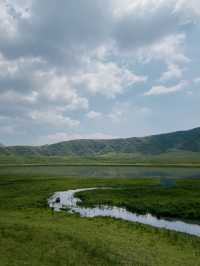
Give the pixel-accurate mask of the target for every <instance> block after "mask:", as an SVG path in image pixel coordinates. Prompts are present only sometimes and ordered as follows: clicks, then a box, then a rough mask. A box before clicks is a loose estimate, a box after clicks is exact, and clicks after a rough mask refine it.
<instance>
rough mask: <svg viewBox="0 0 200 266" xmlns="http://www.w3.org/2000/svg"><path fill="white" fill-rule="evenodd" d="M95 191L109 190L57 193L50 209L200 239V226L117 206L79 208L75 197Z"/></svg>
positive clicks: (87, 189)
mask: <svg viewBox="0 0 200 266" xmlns="http://www.w3.org/2000/svg"><path fill="white" fill-rule="evenodd" d="M95 189H108V188H84V189H74V190H68V191H63V192H56V193H55V194H54V195H53V196H52V197H51V198H50V199H49V200H48V204H49V207H50V208H52V209H53V210H54V211H61V210H68V211H69V212H70V213H78V214H80V216H81V217H89V218H93V217H99V216H102V217H112V218H117V219H122V220H125V221H131V222H136V223H141V224H146V225H150V226H153V227H156V228H165V229H168V230H173V231H177V232H182V233H186V234H189V235H194V236H198V237H200V225H197V224H190V223H186V222H183V221H175V220H166V219H158V218H157V217H155V216H152V215H151V214H146V215H138V214H136V213H132V212H129V211H127V210H126V209H124V208H119V207H115V206H113V207H112V206H104V205H103V206H96V207H94V208H85V207H80V206H78V203H79V202H81V200H80V199H79V198H77V197H75V194H76V193H78V192H82V191H89V190H95Z"/></svg>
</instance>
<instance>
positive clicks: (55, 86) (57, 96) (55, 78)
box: [36, 71, 88, 110]
mask: <svg viewBox="0 0 200 266" xmlns="http://www.w3.org/2000/svg"><path fill="white" fill-rule="evenodd" d="M37 77H38V78H39V80H40V79H41V81H40V83H42V84H43V87H42V88H41V96H44V98H45V99H46V100H48V101H50V102H55V103H57V104H64V105H65V107H66V109H70V110H77V109H78V110H80V109H87V108H88V100H87V99H86V98H84V97H81V96H80V95H79V94H78V92H77V91H76V89H75V88H74V86H73V84H72V82H71V81H70V78H69V77H68V76H64V75H57V74H56V73H55V72H54V71H50V72H46V73H39V74H38V76H36V78H37Z"/></svg>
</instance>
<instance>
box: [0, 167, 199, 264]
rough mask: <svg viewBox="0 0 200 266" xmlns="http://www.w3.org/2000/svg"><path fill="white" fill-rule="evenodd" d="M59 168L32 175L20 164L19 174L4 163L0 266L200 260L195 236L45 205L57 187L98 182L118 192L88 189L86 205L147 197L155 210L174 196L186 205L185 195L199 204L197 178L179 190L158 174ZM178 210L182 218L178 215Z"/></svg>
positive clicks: (0, 184)
mask: <svg viewBox="0 0 200 266" xmlns="http://www.w3.org/2000/svg"><path fill="white" fill-rule="evenodd" d="M29 170H30V169H29ZM56 170H57V171H58V172H59V169H58V168H56V169H54V168H51V170H50V169H48V170H47V171H46V172H45V174H43V173H44V169H43V170H42V172H40V170H38V171H36V172H34V173H33V172H29V171H28V170H26V169H25V168H24V173H23V169H21V168H20V171H18V172H17V174H16V175H15V171H16V169H15V168H14V169H12V170H11V169H7V171H6V170H5V169H4V170H1V169H0V266H22V265H30V266H38V265H41V266H50V265H52V266H54V265H56V266H63V265H66V266H67V265H136V266H150V265H151V266H156V265H158V266H172V265H173V266H184V265H185V266H186V265H187V266H191V265H195V266H198V265H200V239H199V238H197V237H192V236H188V235H185V234H181V233H176V232H171V231H167V230H159V229H155V228H152V227H150V226H144V225H140V224H135V223H130V222H125V221H121V220H115V219H111V218H94V219H93V218H92V219H89V218H81V217H79V216H78V215H72V214H68V213H65V212H61V213H54V215H52V213H51V210H49V208H48V206H47V198H48V197H50V196H51V195H52V194H53V193H54V192H56V191H63V190H68V189H75V188H86V187H96V186H111V187H115V188H118V190H116V191H115V192H114V191H111V190H110V191H109V192H104V193H105V194H104V195H105V197H104V199H103V195H102V194H101V193H102V192H100V191H96V192H93V193H95V194H94V196H95V197H94V198H93V197H91V196H92V194H91V192H87V193H83V194H84V195H83V194H82V197H83V196H84V198H85V203H87V204H94V203H97V202H98V203H101V202H102V199H103V200H104V201H106V202H107V203H110V204H115V205H120V206H124V207H130V206H132V208H133V209H134V208H135V206H134V202H135V199H136V198H138V200H137V206H138V207H140V208H141V209H142V208H144V206H145V202H148V203H149V206H148V207H151V208H152V210H153V209H156V206H159V204H163V206H164V205H166V204H168V203H169V202H170V199H171V198H172V199H173V200H171V201H172V202H174V200H175V204H178V203H181V204H182V203H183V200H184V195H185V202H186V204H190V202H191V204H194V203H195V204H199V201H198V196H199V192H198V190H199V187H200V182H199V180H191V181H184V180H179V181H177V187H176V188H170V189H165V190H164V192H163V191H162V190H163V189H162V188H160V186H159V184H160V180H159V179H150V178H148V179H141V178H140V179H130V178H129V179H128V178H123V179H122V178H120V179H119V178H117V179H115V178H111V179H109V178H78V177H73V178H72V177H71V178H70V177H69V176H68V177H64V176H63V175H64V173H63V172H62V175H61V174H58V175H56V174H55V175H53V174H50V173H51V172H53V173H55V172H56ZM2 171H3V172H2ZM10 171H11V172H10ZM66 176H67V173H66ZM144 177H145V176H144ZM152 190H153V192H154V193H152ZM174 190H176V191H174ZM178 190H180V193H177V192H178ZM127 193H129V194H128V195H127ZM163 193H164V195H163V197H162V194H163ZM108 198H110V202H108ZM139 199H141V200H139ZM158 199H159V201H158ZM161 199H162V200H161ZM140 203H141V204H140ZM128 204H130V205H129V206H128ZM156 204H157V205H156ZM187 206H188V205H187ZM195 208H196V207H195ZM194 210H195V212H196V210H197V209H194ZM138 211H139V209H138ZM186 214H187V218H191V219H196V218H198V220H199V216H198V217H194V216H192V215H191V216H190V217H189V216H188V215H189V214H188V213H187V212H186V211H185V215H186ZM197 214H198V212H197ZM198 215H199V214H198ZM178 216H179V217H183V216H180V213H177V217H178Z"/></svg>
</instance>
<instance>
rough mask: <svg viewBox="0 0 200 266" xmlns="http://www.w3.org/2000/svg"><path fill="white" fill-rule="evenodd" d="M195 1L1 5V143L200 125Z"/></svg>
mask: <svg viewBox="0 0 200 266" xmlns="http://www.w3.org/2000/svg"><path fill="white" fill-rule="evenodd" d="M199 66H200V1H199V0H190V1H188V0H59V1H54V0H42V1H41V0H0V143H3V144H5V145H22V144H25V145H41V144H50V143H55V142H60V141H65V140H71V139H84V138H87V139H109V138H118V137H133V136H146V135H150V134H156V133H164V132H171V131H177V130H186V129H190V128H194V127H198V126H200V68H199Z"/></svg>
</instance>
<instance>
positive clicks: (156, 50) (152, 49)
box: [139, 33, 190, 65]
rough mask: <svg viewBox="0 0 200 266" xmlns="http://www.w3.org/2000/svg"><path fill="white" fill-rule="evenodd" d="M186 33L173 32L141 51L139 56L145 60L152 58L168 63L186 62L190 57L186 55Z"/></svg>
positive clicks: (148, 60)
mask: <svg viewBox="0 0 200 266" xmlns="http://www.w3.org/2000/svg"><path fill="white" fill-rule="evenodd" d="M185 40H186V35H185V34H183V33H181V34H173V35H170V36H167V37H164V38H163V39H161V40H160V41H158V42H156V43H154V44H152V45H151V46H149V47H147V48H142V49H140V51H139V56H140V58H141V60H143V61H144V62H145V61H146V62H150V61H151V60H160V61H164V62H165V63H166V64H168V65H177V64H185V63H188V62H189V61H190V59H189V58H188V57H187V56H186V55H185Z"/></svg>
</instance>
